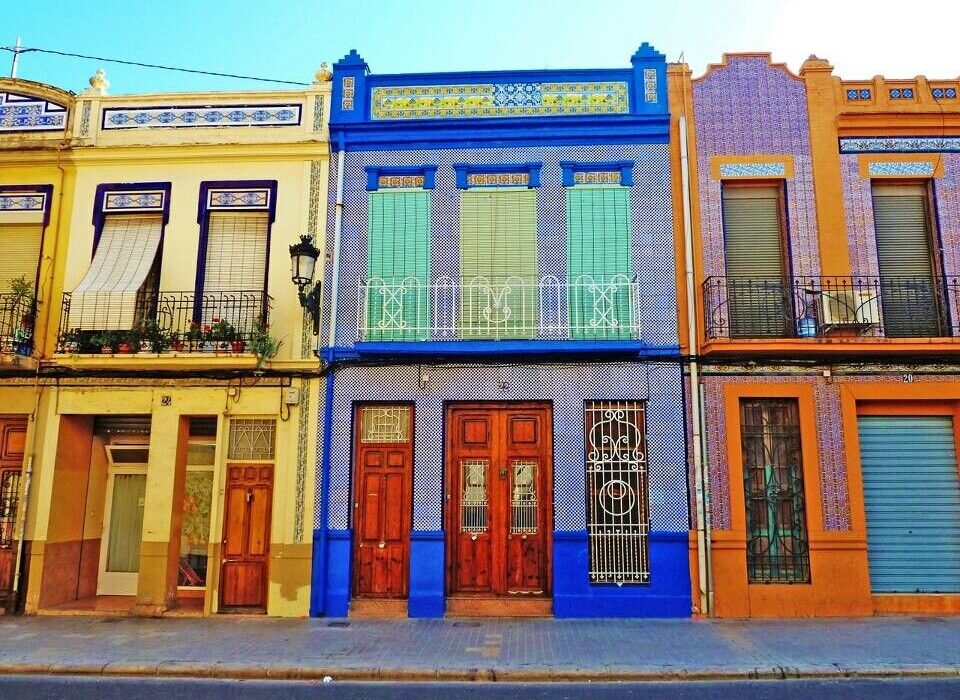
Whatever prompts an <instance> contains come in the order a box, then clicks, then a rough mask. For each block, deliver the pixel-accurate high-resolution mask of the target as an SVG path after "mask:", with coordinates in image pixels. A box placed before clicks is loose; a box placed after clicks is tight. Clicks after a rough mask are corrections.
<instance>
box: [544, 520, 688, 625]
mask: <svg viewBox="0 0 960 700" xmlns="http://www.w3.org/2000/svg"><path fill="white" fill-rule="evenodd" d="M688 552H689V545H688V536H687V533H686V532H651V533H650V581H651V582H650V583H648V584H643V585H625V586H616V585H612V584H602V585H597V584H591V583H590V582H589V579H588V575H587V572H588V570H589V569H588V564H589V555H588V551H587V532H586V530H582V531H579V532H554V533H553V615H554V617H689V616H690V610H691V599H690V564H689V561H690V560H689V555H688Z"/></svg>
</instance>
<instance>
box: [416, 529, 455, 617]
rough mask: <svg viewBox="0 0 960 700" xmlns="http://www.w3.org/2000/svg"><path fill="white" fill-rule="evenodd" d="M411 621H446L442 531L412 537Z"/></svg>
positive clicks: (418, 532) (420, 532)
mask: <svg viewBox="0 0 960 700" xmlns="http://www.w3.org/2000/svg"><path fill="white" fill-rule="evenodd" d="M407 609H408V615H409V616H410V617H443V613H444V611H445V609H446V602H445V600H444V540H443V531H442V530H419V531H418V530H414V531H413V532H412V533H410V600H409V602H408V606H407Z"/></svg>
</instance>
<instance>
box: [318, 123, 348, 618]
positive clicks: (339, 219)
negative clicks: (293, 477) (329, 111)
mask: <svg viewBox="0 0 960 700" xmlns="http://www.w3.org/2000/svg"><path fill="white" fill-rule="evenodd" d="M337 145H338V147H339V149H338V152H337V199H336V202H335V204H334V207H335V208H334V215H333V270H332V273H331V275H330V317H329V318H328V319H327V326H328V335H327V351H326V357H325V358H324V359H325V360H326V362H327V364H328V366H330V365H332V363H333V347H334V346H335V345H336V342H337V305H338V302H339V300H340V238H341V232H342V228H343V167H344V152H343V145H344V144H343V134H341V135H340V138H339V139H338V144H337ZM324 247H326V246H324ZM333 389H334V369H333V367H332V366H330V371H329V372H328V373H327V382H326V392H325V394H324V402H323V453H322V455H321V459H320V532H319V534H318V536H317V540H318V541H317V549H318V550H319V551H318V557H317V582H316V583H318V584H319V585H314V586H313V590H314V593H313V601H312V602H313V604H312V606H311V610H310V614H311V615H312V616H314V617H319V616H320V615H323V614H324V613H325V612H326V609H327V569H328V559H329V553H328V551H327V550H328V546H327V542H328V538H327V530H328V525H329V522H328V521H329V519H328V515H329V510H330V494H329V491H330V489H329V487H328V484H329V483H330V440H331V439H332V437H333Z"/></svg>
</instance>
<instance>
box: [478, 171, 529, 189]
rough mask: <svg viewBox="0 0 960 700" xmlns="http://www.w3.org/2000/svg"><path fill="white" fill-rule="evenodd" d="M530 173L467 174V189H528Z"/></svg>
mask: <svg viewBox="0 0 960 700" xmlns="http://www.w3.org/2000/svg"><path fill="white" fill-rule="evenodd" d="M529 185H530V173H468V174H467V187H528V186H529Z"/></svg>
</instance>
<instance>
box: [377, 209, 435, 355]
mask: <svg viewBox="0 0 960 700" xmlns="http://www.w3.org/2000/svg"><path fill="white" fill-rule="evenodd" d="M369 208H370V226H369V235H368V239H369V250H368V255H367V277H368V280H369V281H368V285H367V319H366V337H367V339H369V340H425V339H427V338H428V337H429V335H430V296H431V295H430V193H429V192H374V193H372V194H371V195H370V204H369Z"/></svg>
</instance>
